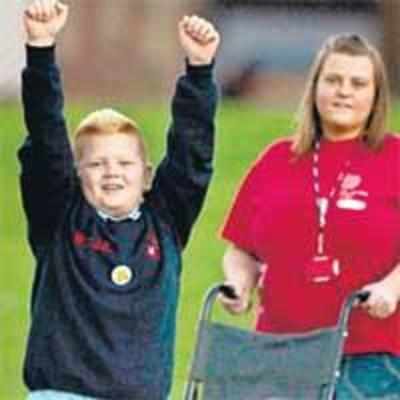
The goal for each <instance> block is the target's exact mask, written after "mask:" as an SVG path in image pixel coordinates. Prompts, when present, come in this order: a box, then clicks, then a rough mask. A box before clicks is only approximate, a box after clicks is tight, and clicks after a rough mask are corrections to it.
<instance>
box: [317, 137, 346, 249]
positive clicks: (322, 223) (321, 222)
mask: <svg viewBox="0 0 400 400" xmlns="http://www.w3.org/2000/svg"><path fill="white" fill-rule="evenodd" d="M320 150H321V143H320V141H319V140H317V141H316V142H315V145H314V152H313V165H312V180H313V190H314V199H315V207H316V210H317V212H318V236H317V255H318V256H321V255H324V253H325V227H326V217H327V214H328V210H329V206H330V203H331V202H332V201H333V198H334V197H335V195H336V193H337V191H338V189H339V187H340V185H341V183H342V181H343V179H344V177H345V175H346V173H347V171H348V169H349V167H350V164H351V163H350V159H347V160H346V161H345V162H344V163H343V166H342V168H341V169H340V171H339V172H338V174H337V176H336V179H335V181H334V182H333V185H332V187H331V189H330V190H329V192H328V196H326V197H323V196H322V195H321V184H320V182H321V178H320V176H321V173H320V171H321V170H320Z"/></svg>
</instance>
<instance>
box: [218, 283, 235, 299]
mask: <svg viewBox="0 0 400 400" xmlns="http://www.w3.org/2000/svg"><path fill="white" fill-rule="evenodd" d="M219 291H220V293H221V294H222V295H223V296H225V297H227V298H228V299H231V300H236V299H238V298H239V296H238V295H237V293H236V291H235V288H234V287H233V286H231V285H226V284H222V285H221V286H220V287H219Z"/></svg>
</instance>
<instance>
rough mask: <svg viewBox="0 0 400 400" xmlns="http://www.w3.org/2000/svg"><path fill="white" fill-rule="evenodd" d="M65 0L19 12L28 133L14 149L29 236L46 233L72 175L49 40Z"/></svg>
mask: <svg viewBox="0 0 400 400" xmlns="http://www.w3.org/2000/svg"><path fill="white" fill-rule="evenodd" d="M67 14H68V8H67V6H65V5H63V4H61V3H59V2H56V1H54V0H41V1H34V2H32V3H31V5H30V6H29V7H28V8H27V9H26V11H25V13H24V26H25V31H26V36H27V39H26V44H27V46H26V52H27V65H26V68H25V69H24V71H23V75H22V98H23V107H24V117H25V123H26V127H27V130H28V137H27V138H26V140H25V143H24V145H23V147H22V148H21V150H20V152H19V158H20V161H21V164H22V175H21V186H22V195H23V204H24V209H25V212H26V215H27V218H28V223H29V235H30V239H31V240H33V241H34V242H35V241H40V240H46V239H49V238H51V236H52V232H53V229H54V228H55V226H56V224H57V222H58V220H59V217H60V214H61V213H62V212H63V205H64V204H65V199H66V195H67V194H68V193H67V192H68V191H69V189H70V186H71V183H72V178H73V158H72V151H71V148H70V143H69V140H68V135H67V129H66V124H65V120H64V116H63V93H62V86H61V79H60V74H59V70H58V67H57V65H56V63H55V54H54V53H55V51H54V44H55V39H56V36H57V34H58V32H59V31H60V30H61V29H62V28H63V26H64V25H65V22H66V20H67Z"/></svg>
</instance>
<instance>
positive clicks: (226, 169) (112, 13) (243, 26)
mask: <svg viewBox="0 0 400 400" xmlns="http://www.w3.org/2000/svg"><path fill="white" fill-rule="evenodd" d="M66 2H67V3H68V4H69V5H70V6H71V9H70V17H69V22H68V24H67V27H66V29H65V30H64V32H63V34H62V35H61V37H60V38H59V40H58V46H57V53H58V56H59V63H60V65H61V67H62V70H63V78H64V83H65V92H66V101H67V105H66V117H67V119H68V124H69V126H70V127H71V130H72V129H73V128H74V127H75V126H76V124H77V123H78V121H80V119H81V118H82V117H83V116H84V115H85V114H86V113H87V112H89V111H92V110H93V109H95V108H98V107H101V106H113V107H115V108H118V109H120V110H121V111H123V112H125V113H127V114H128V115H129V116H131V117H132V118H134V119H135V120H136V121H137V122H138V123H139V125H140V126H141V128H142V130H143V131H144V132H145V135H146V140H147V142H148V144H149V148H150V151H151V153H152V158H153V160H154V162H155V163H157V161H158V160H159V159H160V157H161V156H162V152H163V149H164V132H165V130H166V128H167V126H168V122H169V114H168V113H169V100H170V97H171V95H172V93H173V89H174V84H175V79H176V76H177V75H178V74H179V73H181V71H182V66H183V60H182V52H181V50H180V48H179V44H178V40H177V22H178V20H179V18H180V17H181V16H183V15H185V14H188V15H190V14H194V13H196V14H200V15H202V16H205V17H207V18H209V19H210V20H211V21H212V22H214V23H215V24H216V26H217V27H218V29H219V30H220V32H221V34H222V44H221V48H220V52H219V55H218V59H217V62H216V78H217V80H218V83H219V86H220V92H221V100H222V101H221V106H220V108H219V112H218V119H217V128H218V129H217V150H216V161H215V166H216V172H215V177H214V180H213V183H212V185H211V188H210V191H209V194H208V198H207V203H206V205H205V207H204V209H203V212H202V215H201V217H200V220H199V222H198V224H197V225H196V228H195V230H194V232H193V235H192V240H191V242H190V244H189V247H188V248H187V250H186V253H185V257H184V272H183V280H182V284H183V291H182V297H181V303H180V309H179V320H178V337H177V348H176V370H175V380H174V389H173V396H172V399H173V400H175V399H180V398H181V393H182V390H183V385H184V383H185V380H186V378H187V373H188V366H189V361H190V358H191V354H192V350H193V347H194V338H195V333H196V320H197V315H198V312H199V309H200V305H201V300H202V297H203V295H204V293H205V291H206V289H207V287H209V285H211V284H212V283H214V282H217V281H219V280H221V279H222V274H221V271H220V269H221V268H220V264H221V257H222V254H223V251H224V243H223V242H222V241H221V240H220V239H219V237H218V231H219V229H220V226H221V224H222V223H223V220H224V215H225V213H226V212H227V210H228V209H229V205H230V203H231V201H232V198H233V196H234V193H235V190H236V188H237V185H238V184H239V183H240V180H241V177H242V176H243V174H244V173H245V171H246V169H247V168H248V167H249V165H250V163H251V162H252V161H253V160H254V159H255V158H256V156H257V154H259V153H260V151H261V150H262V149H263V148H264V147H265V146H266V145H267V144H268V143H270V142H271V141H272V140H273V139H274V138H277V137H279V136H282V135H287V134H290V132H291V130H292V129H293V111H294V110H295V108H296V105H297V104H298V102H299V100H300V97H301V93H302V90H303V87H304V83H305V79H306V76H307V71H308V67H309V66H310V63H311V61H312V58H313V55H314V54H315V51H316V50H317V49H318V48H319V47H320V45H321V43H322V42H323V41H324V40H325V39H326V37H327V36H329V35H331V34H334V33H339V32H340V33H343V32H355V33H359V34H362V35H364V36H366V37H367V38H368V39H369V40H370V41H371V42H372V43H374V44H375V45H376V46H377V47H378V48H379V49H380V50H381V52H382V54H383V55H384V58H385V61H386V65H387V68H388V71H389V77H390V83H391V87H392V92H393V94H394V100H395V102H394V104H395V105H396V99H397V96H398V95H399V93H400V77H399V74H400V51H399V49H400V47H399V44H400V43H399V40H400V24H399V23H398V21H399V20H400V1H398V0H381V1H378V0H354V1H344V0H304V1H302V0H243V1H241V0H113V1H110V0H70V1H66ZM27 3H29V2H28V1H25V0H2V1H1V12H0V188H1V190H0V400H22V399H24V396H25V393H26V390H25V388H24V386H23V383H22V378H21V369H22V362H23V357H24V350H25V341H26V335H27V330H28V327H29V312H28V306H29V298H30V287H31V283H32V275H33V267H34V265H33V259H32V256H31V253H30V251H29V249H28V247H27V240H26V227H25V222H24V219H23V213H22V208H21V200H20V195H19V192H18V174H19V167H18V163H17V160H16V155H15V154H16V151H17V149H18V147H19V146H20V145H21V143H22V140H23V137H24V127H23V116H22V114H21V106H20V97H19V96H20V94H19V92H20V72H21V69H22V68H23V64H24V34H23V29H22V23H21V15H22V12H23V9H24V7H25V5H26V4H27ZM398 114H399V112H398V107H397V106H395V107H394V110H393V113H392V116H391V117H392V118H391V126H392V127H393V128H394V129H396V128H397V129H399V126H400V122H399V121H400V120H399V117H398ZM216 317H217V318H220V319H221V320H224V321H227V322H229V323H233V324H238V325H241V326H243V327H246V328H248V327H251V324H252V321H253V315H252V314H251V313H250V315H248V316H246V317H244V318H230V317H228V316H227V315H225V314H224V313H223V312H222V311H221V310H220V309H219V308H217V310H216ZM132 356H134V355H132Z"/></svg>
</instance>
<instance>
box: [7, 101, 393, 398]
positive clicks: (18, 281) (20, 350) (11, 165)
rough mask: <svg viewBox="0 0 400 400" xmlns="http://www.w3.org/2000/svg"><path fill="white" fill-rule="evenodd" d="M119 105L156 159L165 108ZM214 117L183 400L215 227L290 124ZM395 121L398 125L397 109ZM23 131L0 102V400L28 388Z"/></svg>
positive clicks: (187, 294)
mask: <svg viewBox="0 0 400 400" xmlns="http://www.w3.org/2000/svg"><path fill="white" fill-rule="evenodd" d="M92 109H93V107H91V106H90V105H85V106H80V107H78V106H74V107H71V108H69V109H68V110H67V116H68V120H69V123H70V125H71V126H75V125H76V123H77V122H78V121H79V120H80V118H81V117H82V116H83V115H85V114H86V113H87V112H88V111H90V110H92ZM120 109H121V110H122V111H123V112H126V113H127V114H128V115H130V116H134V118H135V119H136V120H137V121H138V122H139V125H140V126H141V128H142V130H143V131H144V132H145V133H146V136H147V137H146V140H147V142H148V144H149V148H150V150H151V154H152V158H153V160H154V161H155V162H157V161H158V160H159V158H160V156H161V153H162V150H163V148H164V132H165V128H166V126H167V124H168V118H169V117H168V114H167V111H168V107H167V106H165V107H164V106H163V107H158V106H157V107H149V106H147V107H146V106H140V107H133V106H130V107H126V106H124V107H120ZM217 121H218V122H217V128H218V129H217V147H216V161H215V167H216V169H215V175H214V179H213V182H212V185H211V187H210V191H209V193H208V197H207V201H206V204H205V207H204V209H203V212H202V214H201V217H200V219H199V221H198V223H197V225H196V227H195V229H194V231H193V234H192V238H191V241H190V244H189V247H188V248H187V250H186V252H185V254H184V271H183V277H182V296H181V299H180V308H179V316H178V336H177V348H176V369H175V378H174V387H173V396H172V398H173V400H178V399H180V398H181V393H182V390H183V386H184V383H185V381H186V379H187V374H188V367H189V362H190V357H191V354H192V351H193V348H194V339H195V333H196V322H197V317H198V313H199V310H200V305H201V301H202V299H203V296H204V294H205V291H206V289H207V288H208V287H209V286H210V285H211V284H213V283H214V282H218V281H220V280H221V279H222V273H221V258H222V255H223V251H224V246H225V244H224V243H223V242H222V240H221V239H220V238H219V237H218V231H219V228H220V226H221V224H222V222H223V219H224V215H225V213H226V211H227V210H228V208H229V205H230V203H231V201H232V198H233V196H234V193H235V190H236V187H237V185H238V183H239V182H240V180H241V178H242V176H243V174H244V173H245V171H246V169H247V168H248V166H249V165H250V163H251V162H252V161H253V160H254V159H255V158H256V156H257V155H258V154H259V152H260V151H261V150H262V149H263V148H264V147H265V145H267V144H268V143H269V142H271V140H272V139H273V138H276V137H278V136H279V135H282V134H287V133H289V132H290V131H291V129H292V116H291V113H288V112H277V111H276V112H269V111H267V110H264V109H256V107H254V106H246V105H239V104H224V105H223V107H221V108H220V110H219V113H218V119H217ZM396 122H397V123H396ZM393 123H394V126H400V119H399V117H398V114H396V115H395V117H394V120H393ZM23 132H24V128H23V121H22V116H21V112H20V108H19V106H18V105H12V104H0V135H1V136H0V184H1V189H2V190H1V195H0V254H1V268H0V400H22V399H24V395H25V393H26V389H25V388H24V385H23V383H22V378H21V376H22V375H21V369H22V362H23V357H24V352H25V341H26V337H27V331H28V326H29V311H28V310H29V296H30V287H31V284H32V277H33V259H32V257H31V254H30V252H29V249H28V246H27V241H26V227H25V222H24V218H23V214H22V209H21V201H20V195H19V190H18V173H19V167H18V163H17V160H16V151H17V148H18V147H19V146H20V144H21V142H22V139H23ZM215 317H216V318H217V319H219V320H223V321H226V322H229V323H234V324H239V325H241V326H250V325H251V321H252V316H249V317H244V318H242V317H241V318H238V317H236V318H233V317H229V316H227V315H226V313H224V312H223V311H222V310H221V309H220V308H219V307H217V308H216V313H215Z"/></svg>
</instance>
